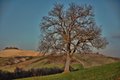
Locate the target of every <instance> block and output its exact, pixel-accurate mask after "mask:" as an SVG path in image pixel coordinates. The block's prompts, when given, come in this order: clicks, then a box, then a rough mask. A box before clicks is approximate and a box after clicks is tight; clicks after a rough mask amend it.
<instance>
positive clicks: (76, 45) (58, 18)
mask: <svg viewBox="0 0 120 80" xmlns="http://www.w3.org/2000/svg"><path fill="white" fill-rule="evenodd" d="M40 29H41V33H42V34H43V35H42V39H41V41H40V45H39V50H40V51H41V52H43V53H58V54H64V55H65V56H66V62H65V68H64V72H69V71H70V69H69V68H70V62H71V59H72V57H73V56H74V54H75V53H84V52H89V51H92V49H93V48H96V49H100V48H104V47H105V46H106V45H107V44H108V42H107V40H106V39H105V37H103V36H102V33H101V32H102V30H101V27H100V26H98V25H97V24H96V22H95V19H94V13H93V8H92V6H91V5H77V4H74V3H71V4H69V7H68V8H67V9H66V8H64V6H63V5H62V4H55V5H54V7H53V9H52V10H51V11H50V12H49V13H48V16H44V17H43V19H42V21H41V23H40Z"/></svg>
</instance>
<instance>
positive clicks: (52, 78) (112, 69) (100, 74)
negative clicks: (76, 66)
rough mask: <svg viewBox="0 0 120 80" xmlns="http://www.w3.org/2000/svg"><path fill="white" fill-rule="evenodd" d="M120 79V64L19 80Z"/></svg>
mask: <svg viewBox="0 0 120 80" xmlns="http://www.w3.org/2000/svg"><path fill="white" fill-rule="evenodd" d="M118 77H120V62H117V63H112V64H107V65H103V66H96V67H91V68H85V69H83V68H82V69H80V70H78V71H74V72H71V73H61V74H55V75H49V76H40V77H30V78H23V79H17V80H117V79H118Z"/></svg>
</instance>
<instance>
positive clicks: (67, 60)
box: [64, 54, 71, 73]
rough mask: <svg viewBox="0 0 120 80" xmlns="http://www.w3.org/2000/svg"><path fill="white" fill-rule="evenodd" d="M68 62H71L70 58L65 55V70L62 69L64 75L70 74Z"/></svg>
mask: <svg viewBox="0 0 120 80" xmlns="http://www.w3.org/2000/svg"><path fill="white" fill-rule="evenodd" d="M70 62H71V57H70V55H69V54H67V55H66V62H65V68H64V73H68V72H70Z"/></svg>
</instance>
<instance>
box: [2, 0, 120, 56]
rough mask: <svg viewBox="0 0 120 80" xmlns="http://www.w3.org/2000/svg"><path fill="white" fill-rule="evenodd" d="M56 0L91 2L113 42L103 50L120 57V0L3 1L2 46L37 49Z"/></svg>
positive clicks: (65, 4)
mask: <svg viewBox="0 0 120 80" xmlns="http://www.w3.org/2000/svg"><path fill="white" fill-rule="evenodd" d="M56 2H59V3H62V4H64V6H65V7H68V4H69V3H71V2H74V3H77V4H91V5H92V6H93V8H94V12H95V19H96V22H97V24H98V25H102V29H103V35H104V36H105V37H106V38H107V39H108V41H109V45H108V46H107V47H106V49H104V50H100V51H102V53H104V54H106V55H111V56H117V57H120V0H0V49H3V48H4V47H6V46H17V47H19V48H22V49H32V50H36V49H37V47H38V42H39V39H40V27H39V24H40V22H41V19H42V17H43V16H46V15H47V13H48V12H49V11H50V10H51V9H52V8H53V4H55V3H56Z"/></svg>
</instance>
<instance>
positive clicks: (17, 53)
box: [0, 49, 40, 57]
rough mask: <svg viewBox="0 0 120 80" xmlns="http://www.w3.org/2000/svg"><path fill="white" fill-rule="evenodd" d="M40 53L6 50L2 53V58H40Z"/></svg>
mask: <svg viewBox="0 0 120 80" xmlns="http://www.w3.org/2000/svg"><path fill="white" fill-rule="evenodd" d="M38 55H40V54H39V52H36V51H32V50H19V49H4V50H1V51H0V57H16V56H38Z"/></svg>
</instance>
